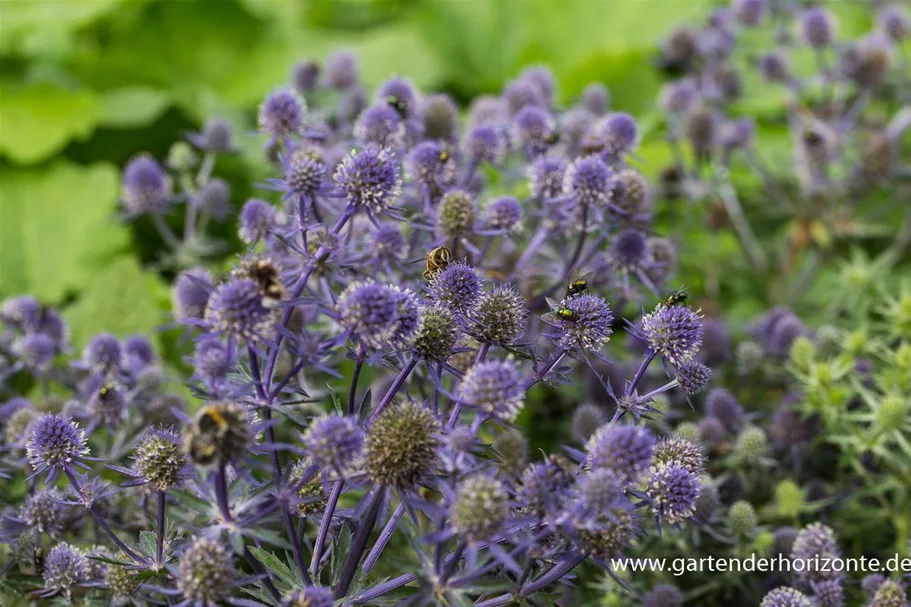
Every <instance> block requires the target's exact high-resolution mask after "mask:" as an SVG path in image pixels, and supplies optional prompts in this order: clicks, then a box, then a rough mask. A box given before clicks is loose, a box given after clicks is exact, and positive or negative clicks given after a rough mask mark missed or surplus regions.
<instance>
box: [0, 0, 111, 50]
mask: <svg viewBox="0 0 911 607" xmlns="http://www.w3.org/2000/svg"><path fill="white" fill-rule="evenodd" d="M122 1H123V0H92V1H91V2H44V1H42V0H20V1H19V2H4V3H3V11H2V17H3V22H2V28H3V35H2V36H0V52H2V53H8V52H10V51H12V50H14V49H15V50H16V51H19V52H22V53H25V54H27V55H31V56H47V55H49V54H53V53H51V52H49V49H48V48H47V46H48V45H47V43H48V42H53V41H54V40H58V41H59V40H61V39H64V40H65V39H66V38H68V37H69V34H71V33H72V32H74V31H75V30H76V29H77V28H81V27H84V26H86V25H89V24H91V23H92V22H94V21H96V20H97V19H99V18H100V17H102V16H104V15H106V14H108V13H109V12H110V11H111V10H113V9H114V8H116V7H117V5H118V4H120V3H121V2H122ZM66 42H69V41H68V40H66Z"/></svg>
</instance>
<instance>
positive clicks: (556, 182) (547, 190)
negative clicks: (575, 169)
mask: <svg viewBox="0 0 911 607" xmlns="http://www.w3.org/2000/svg"><path fill="white" fill-rule="evenodd" d="M568 167H569V164H568V163H567V162H566V160H565V159H564V158H563V157H562V156H553V155H547V156H539V157H538V158H536V159H535V160H534V162H532V163H531V164H529V165H528V168H527V169H526V171H527V174H528V186H529V189H530V190H531V194H532V196H534V197H535V198H538V199H540V200H547V199H549V198H557V197H558V196H560V194H561V193H562V191H563V183H564V182H563V180H564V178H565V176H566V169H567V168H568Z"/></svg>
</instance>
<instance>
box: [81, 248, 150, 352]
mask: <svg viewBox="0 0 911 607" xmlns="http://www.w3.org/2000/svg"><path fill="white" fill-rule="evenodd" d="M167 306H168V290H167V288H166V287H165V285H164V283H162V281H161V279H159V277H158V275H157V274H154V273H152V272H148V271H145V270H143V269H142V268H141V267H140V266H139V262H138V261H137V260H136V259H135V258H134V257H133V256H131V255H129V256H122V257H118V258H117V259H116V260H114V261H113V262H112V263H111V264H110V265H108V266H107V267H105V268H104V269H103V270H101V271H99V272H97V273H96V274H95V276H94V279H93V280H92V282H91V283H90V284H89V285H88V286H87V287H86V289H85V290H84V291H82V293H81V294H80V296H79V299H78V300H77V301H76V303H74V304H73V305H72V306H70V307H68V308H67V309H66V310H65V311H64V318H66V320H67V322H69V325H70V331H71V341H72V343H73V345H74V346H76V347H80V346H82V345H83V344H85V343H86V342H87V341H88V340H89V339H90V338H91V337H92V336H93V335H95V334H97V333H100V332H102V331H106V332H108V333H113V334H114V335H117V336H118V337H123V336H126V335H130V334H132V333H143V334H146V335H151V334H152V333H153V332H154V331H155V329H156V328H158V327H159V326H161V325H162V324H163V322H164V320H165V310H166V309H167Z"/></svg>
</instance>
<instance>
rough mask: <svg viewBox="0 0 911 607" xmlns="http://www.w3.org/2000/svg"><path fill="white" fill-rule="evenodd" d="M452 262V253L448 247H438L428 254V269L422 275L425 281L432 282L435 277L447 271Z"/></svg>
mask: <svg viewBox="0 0 911 607" xmlns="http://www.w3.org/2000/svg"><path fill="white" fill-rule="evenodd" d="M451 260H452V251H450V250H449V249H448V248H446V247H436V248H435V249H432V250H431V251H430V252H429V253H428V254H427V269H426V270H424V272H423V273H422V274H421V276H422V277H423V278H424V280H432V279H433V278H434V276H436V275H437V274H439V273H440V272H442V271H443V270H445V269H446V266H448V265H449V262H450V261H451Z"/></svg>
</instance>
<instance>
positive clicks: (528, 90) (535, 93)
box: [503, 78, 547, 114]
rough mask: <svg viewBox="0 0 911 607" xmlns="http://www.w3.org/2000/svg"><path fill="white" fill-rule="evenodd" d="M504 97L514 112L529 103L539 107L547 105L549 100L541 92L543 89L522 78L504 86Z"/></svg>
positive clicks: (510, 109) (511, 111)
mask: <svg viewBox="0 0 911 607" xmlns="http://www.w3.org/2000/svg"><path fill="white" fill-rule="evenodd" d="M503 99H505V100H506V104H507V105H508V106H509V111H510V113H512V114H515V113H517V112H518V111H519V110H521V109H522V108H524V107H526V106H529V105H530V106H534V107H539V108H546V107H547V101H546V100H545V99H544V96H543V95H542V94H541V89H540V88H539V87H538V86H536V85H535V84H534V83H532V82H529V81H528V80H525V79H522V78H517V79H515V80H511V81H510V82H507V83H506V86H504V87H503Z"/></svg>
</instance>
